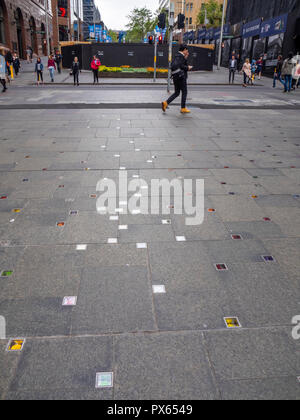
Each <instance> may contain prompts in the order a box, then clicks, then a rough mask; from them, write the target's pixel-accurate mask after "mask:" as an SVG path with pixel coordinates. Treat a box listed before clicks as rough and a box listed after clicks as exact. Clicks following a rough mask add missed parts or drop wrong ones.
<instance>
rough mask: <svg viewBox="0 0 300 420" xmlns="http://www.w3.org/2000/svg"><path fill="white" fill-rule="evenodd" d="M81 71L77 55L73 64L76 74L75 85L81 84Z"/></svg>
mask: <svg viewBox="0 0 300 420" xmlns="http://www.w3.org/2000/svg"><path fill="white" fill-rule="evenodd" d="M79 72H80V63H79V61H78V58H77V57H75V58H74V61H73V64H72V74H73V76H74V86H76V84H77V86H79Z"/></svg>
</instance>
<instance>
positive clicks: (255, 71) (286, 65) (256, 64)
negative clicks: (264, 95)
mask: <svg viewBox="0 0 300 420" xmlns="http://www.w3.org/2000/svg"><path fill="white" fill-rule="evenodd" d="M263 66H264V60H263V56H261V57H259V59H258V60H254V59H253V60H252V61H250V59H249V58H246V59H245V61H244V62H243V64H242V68H241V73H242V75H243V84H242V86H243V87H247V86H253V85H254V81H255V79H256V78H258V80H261V78H262V72H263ZM228 68H229V84H233V83H234V80H235V74H236V73H237V72H238V70H239V57H238V55H237V54H236V53H235V52H233V53H232V55H231V58H230V60H229V65H228ZM277 80H278V81H279V82H280V83H282V85H283V87H284V90H283V91H284V92H291V91H292V90H295V89H296V88H299V87H300V55H299V54H296V55H294V54H293V52H290V53H289V54H288V57H287V58H286V59H285V60H284V59H283V57H282V55H279V56H278V58H277V65H276V67H275V68H274V74H273V88H275V87H276V82H277Z"/></svg>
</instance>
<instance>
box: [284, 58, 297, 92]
mask: <svg viewBox="0 0 300 420" xmlns="http://www.w3.org/2000/svg"><path fill="white" fill-rule="evenodd" d="M293 56H294V54H293V53H292V52H290V53H289V55H288V58H287V59H286V60H284V62H283V65H282V72H281V74H282V76H283V77H284V92H285V93H286V92H291V90H292V81H293V72H294V68H295V67H296V63H295V61H294V59H293Z"/></svg>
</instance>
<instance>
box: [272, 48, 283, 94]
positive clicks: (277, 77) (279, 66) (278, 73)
mask: <svg viewBox="0 0 300 420" xmlns="http://www.w3.org/2000/svg"><path fill="white" fill-rule="evenodd" d="M282 65H283V59H282V55H279V56H278V61H277V66H276V68H275V70H274V76H273V88H276V81H277V80H279V82H280V83H282V84H283V85H284V81H283V80H282V78H281V70H282Z"/></svg>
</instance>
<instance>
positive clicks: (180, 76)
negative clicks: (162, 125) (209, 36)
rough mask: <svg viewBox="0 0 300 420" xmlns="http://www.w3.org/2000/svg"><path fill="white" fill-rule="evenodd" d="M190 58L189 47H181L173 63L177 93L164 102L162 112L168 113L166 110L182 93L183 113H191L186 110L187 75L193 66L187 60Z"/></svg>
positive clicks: (173, 75)
mask: <svg viewBox="0 0 300 420" xmlns="http://www.w3.org/2000/svg"><path fill="white" fill-rule="evenodd" d="M188 57H189V50H188V47H187V45H181V46H180V48H179V51H178V53H177V54H176V55H175V57H174V60H173V62H172V66H171V69H172V77H173V82H174V86H175V93H173V95H172V96H170V98H169V99H168V100H167V101H164V102H162V110H163V112H166V109H167V108H168V106H169V105H170V103H171V102H173V101H174V100H175V99H176V98H178V96H179V95H180V92H182V98H181V111H180V112H181V113H182V114H188V113H190V112H191V111H189V110H188V109H187V108H186V99H187V73H188V71H190V70H192V68H193V67H192V66H189V65H188V62H187V59H188Z"/></svg>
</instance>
